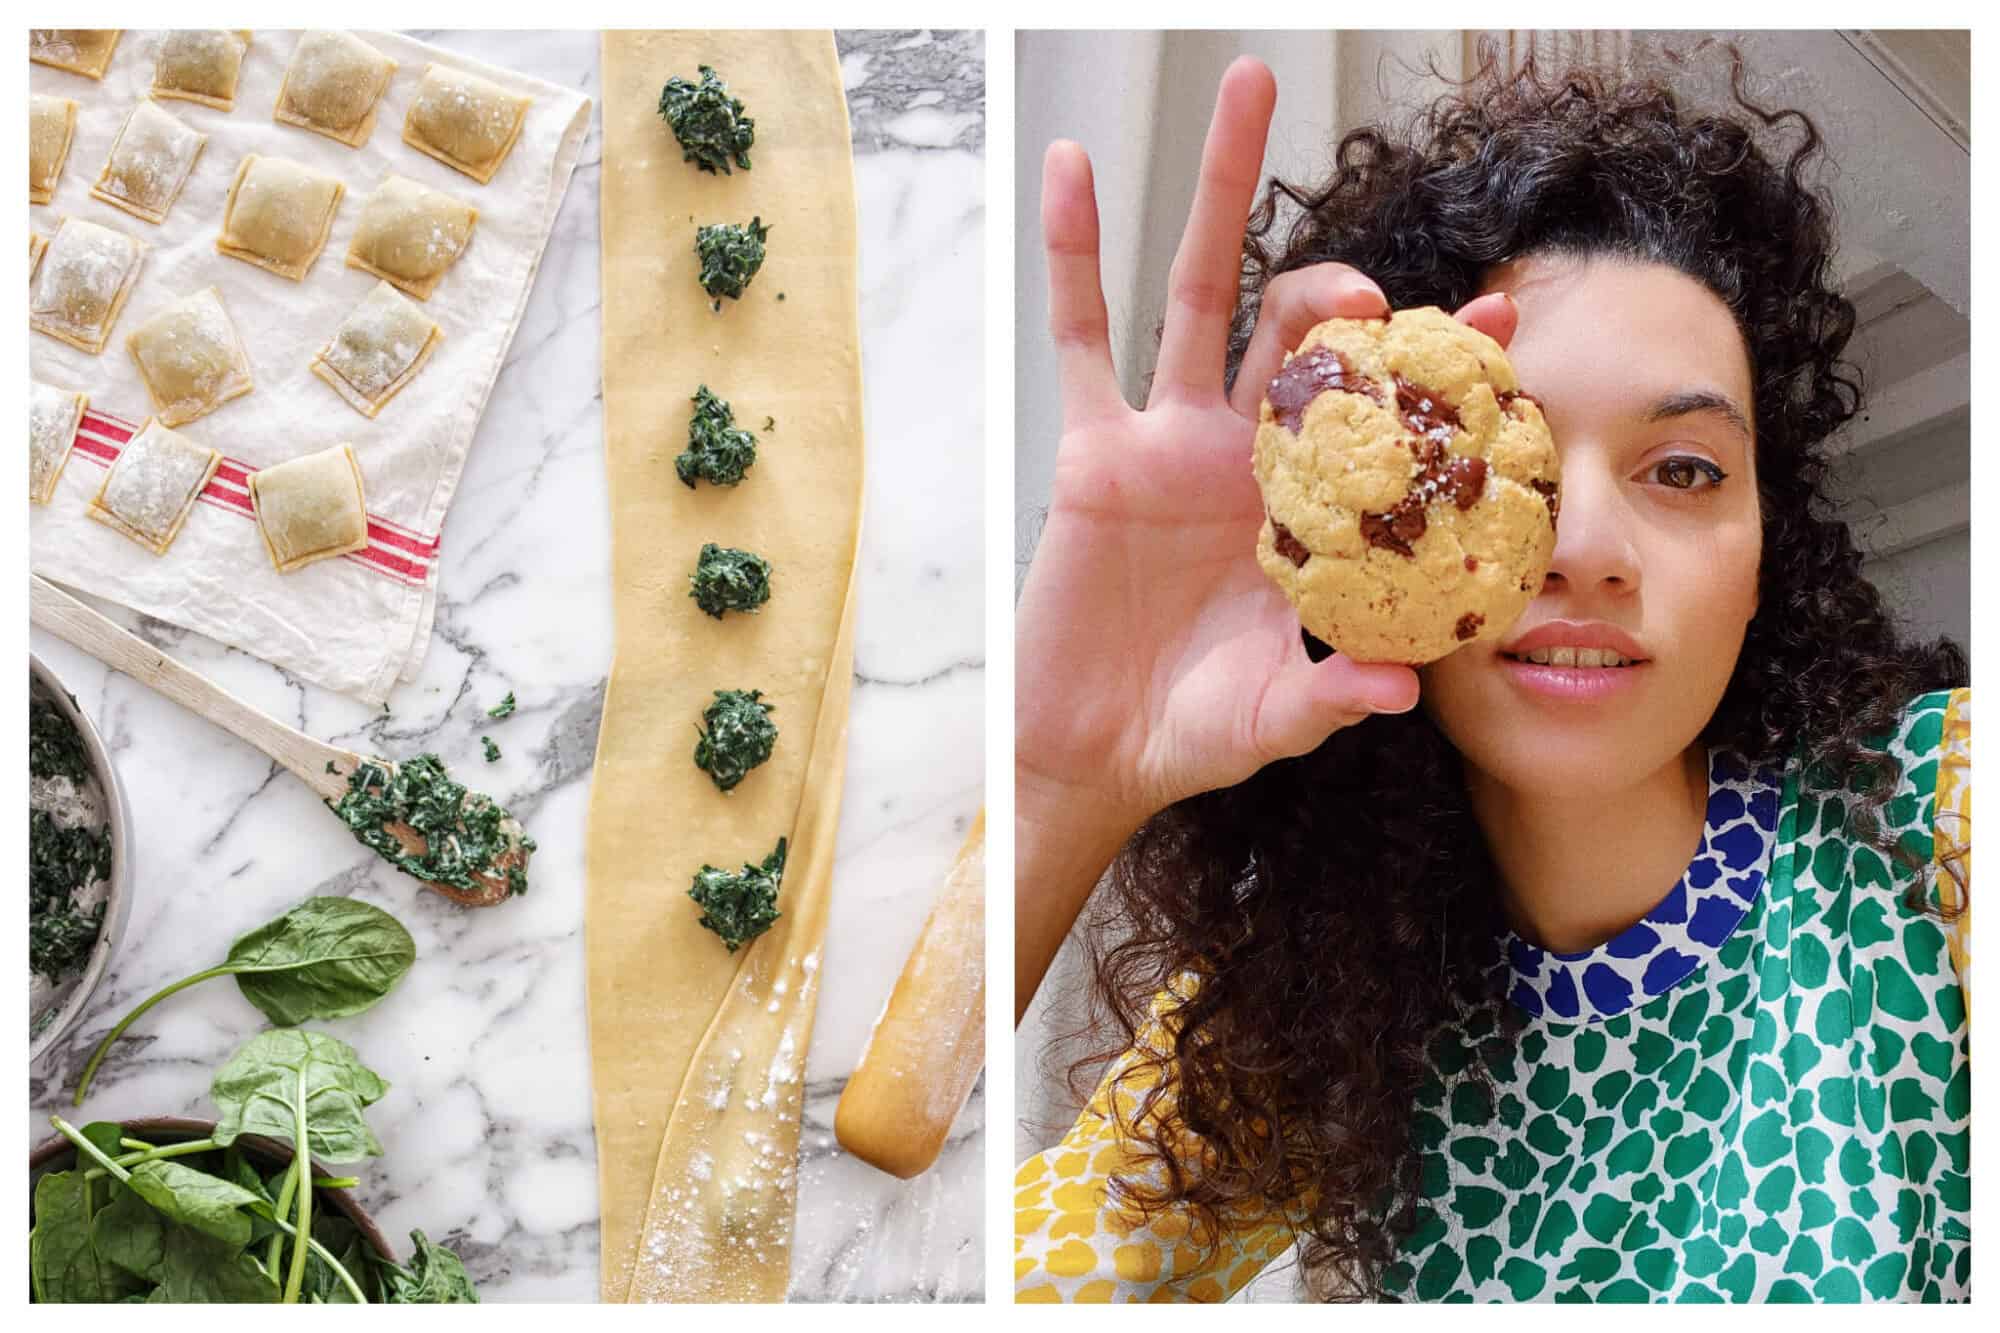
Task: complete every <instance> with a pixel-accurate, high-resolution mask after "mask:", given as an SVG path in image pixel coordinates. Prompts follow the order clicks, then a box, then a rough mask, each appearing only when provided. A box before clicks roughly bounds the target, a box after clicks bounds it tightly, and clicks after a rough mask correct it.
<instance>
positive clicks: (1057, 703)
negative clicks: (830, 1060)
mask: <svg viewBox="0 0 2000 1333" xmlns="http://www.w3.org/2000/svg"><path fill="white" fill-rule="evenodd" d="M1276 96H1277V90H1276V86H1275V84H1274V82H1273V80H1272V77H1271V73H1270V71H1269V70H1268V69H1266V68H1265V67H1264V66H1263V65H1262V64H1260V63H1259V62H1257V61H1255V60H1253V59H1249V58H1247V57H1246V58H1243V59H1240V60H1238V61H1237V62H1236V63H1235V64H1234V65H1232V66H1231V67H1230V69H1229V71H1228V73H1227V74H1225V75H1224V76H1223V80H1222V88H1221V91H1220V92H1219V93H1218V94H1217V97H1216V104H1215V115H1214V119H1213V120H1212V121H1211V122H1210V125H1209V131H1208V138H1207V142H1206V144H1205V146H1204V148H1203V151H1202V161H1201V176H1200V180H1199V182H1198V185H1197V189H1196V193H1195V200H1194V207H1193V210H1192V212H1191V213H1190V215H1189V217H1188V222H1187V228H1186V230H1185V232H1184V233H1183V234H1182V237H1181V245H1180V249H1179V251H1178V252H1177V253H1176V255H1175V257H1174V263H1173V268H1172V272H1171V276H1170V285H1169V292H1168V305H1167V313H1166V323H1165V328H1164V331H1163V333H1162V337H1161V342H1160V354H1159V360H1158V363H1157V366H1156V368H1155V371H1154V376H1153V384H1152V393H1151V397H1150V398H1149V399H1148V401H1147V403H1146V407H1145V409H1144V410H1143V411H1135V410H1133V409H1132V408H1131V407H1130V406H1129V405H1127V404H1126V402H1125V400H1124V398H1123V396H1122V395H1121V394H1120V392H1119V388H1118V383H1117V379H1116V376H1115V373H1114V371H1113V368H1112V363H1111V350H1110V345H1109V342H1108V322H1107V318H1106V314H1105V306H1104V294H1103V289H1102V285H1101V282H1100V279H1099V273H1098V225H1097V204H1096V199H1095V197H1094V194H1093V190H1092V184H1091V174H1090V162H1089V159H1088V158H1087V157H1085V155H1084V153H1083V150H1082V149H1081V148H1080V147H1079V146H1077V145H1076V144H1074V143H1066V142H1062V143H1056V144H1053V145H1051V146H1050V148H1049V151H1048V154H1047V157H1046V158H1045V160H1044V164H1043V173H1042V232H1043V238H1044V244H1045V247H1046V250H1047V255H1048V266H1049V311H1050V317H1049V323H1050V332H1051V334H1052V335H1053V337H1054V339H1055V343H1056V347H1057V350H1058V353H1059V357H1060V365H1061V379H1062V400H1063V436H1062V441H1061V444H1060V447H1059V448H1058V451H1057V455H1056V474H1055V485H1054V492H1053V495H1052V497H1051V500H1050V505H1049V512H1048V521H1047V524H1046V526H1045V527H1044V528H1043V531H1042V535H1041V541H1040V543H1039V545H1038V546H1037V548H1036V552H1035V558H1034V563H1033V565H1032V566H1031V567H1030V568H1029V571H1028V577H1027V580H1026V583H1025V585H1024V586H1023V588H1022V591H1021V599H1020V603H1019V605H1018V607H1017V608H1016V612H1015V750H1014V754H1015V777H1016V794H1015V800H1016V835H1017V842H1016V858H1017V874H1016V897H1017V920H1016V927H1017V939H1018V941H1019V943H1018V945H1017V957H1016V987H1017V1000H1018V1003H1019V1005H1025V1004H1026V1002H1027V999H1028V996H1029V994H1030V993H1032V991H1033V989H1034V986H1035V985H1036V984H1037V983H1038V982H1039V980H1040V977H1041V971H1042V969H1043V968H1045V967H1046V965H1047V962H1048V958H1049V957H1052V956H1053V954H1054V950H1055V945H1056V944H1057V943H1059V942H1060V940H1061V937H1062V935H1063V934H1064V933H1066V932H1067V930H1068V928H1069V925H1070V922H1071V921H1072V920H1073V919H1074V917H1075V914H1076V912H1077V911H1078V910H1080V908H1081V906H1082V902H1083V899H1084V897H1086V896H1087V895H1088V893H1089V890H1090V886H1091V884H1092V883H1094V882H1095V880H1096V877H1097V874H1098V873H1100V872H1101V871H1102V869H1103V866H1104V865H1105V864H1106V863H1108V861H1109V860H1110V857H1111V855H1113V854H1115V852H1116V850H1117V847H1118V845H1119V844H1120V843H1122V841H1123V840H1124V838H1125V837H1126V836H1127V835H1129V834H1130V833H1131V831H1132V830H1133V829H1135V828H1136V827H1137V826H1138V825H1139V824H1140V823H1142V822H1143V821H1144V820H1145V819H1146V818H1147V817H1148V816H1150V815H1151V814H1153V813H1154V812H1155V811H1158V810H1161V809H1163V808H1165V807H1166V806H1168V805H1170V804H1172V803H1173V802H1175V801H1178V800H1180V799H1182V798H1183V797H1187V796H1191V795H1194V794H1195V793H1198V792H1202V791H1207V790H1211V789H1213V788H1218V787H1225V786H1229V785H1231V784H1233V783H1236V782H1240V781H1242V780H1243V779H1244V778H1246V777H1248V776H1250V774H1252V773H1254V772H1255V771H1256V770H1257V769H1259V768H1261V767H1262V766H1264V765H1265V764H1267V763H1270V762H1271V761H1273V760H1276V759H1280V758H1286V757H1289V756H1293V755H1299V754H1304V753H1305V752H1307V751H1309V750H1311V749H1313V748H1314V747H1316V746H1318V745H1319V744H1320V743H1321V742H1322V741H1324V740H1325V739H1326V737H1327V736H1328V735H1330V734H1331V733H1332V732H1334V731H1336V730H1338V729H1339V728H1341V727H1344V726H1349V725H1351V724H1353V723H1355V722H1357V721H1359V720H1361V719H1362V718H1364V717H1366V716H1367V715H1369V714H1370V713H1375V712H1403V711H1406V710H1408V709H1410V708H1412V707H1414V706H1415V705H1416V702H1417V675H1416V672H1414V671H1413V670H1411V669H1410V668H1408V667H1404V666H1394V665H1384V664H1363V663H1358V662H1353V661H1350V660H1348V659H1346V658H1345V657H1342V656H1340V655H1338V654H1335V655H1334V656H1332V657H1330V658H1328V659H1326V660H1325V661H1322V662H1318V663H1315V662H1313V661H1311V660H1310V659H1309V658H1308V657H1307V656H1306V651H1305V646H1304V643H1303V641H1302V639H1301V637H1300V632H1299V621H1298V616H1297V614H1296V613H1295V612H1294V610H1293V609H1292V606H1291V604H1290V603H1289V602H1287V601H1286V600H1285V597H1284V595H1283V594H1282V593H1280V592H1279V591H1278V589H1277V587H1276V585H1274V584H1273V583H1272V582H1271V581H1270V580H1269V579H1268V578H1266V577H1265V575H1264V573H1263V571H1262V569H1260V568H1259V566H1258V564H1257V559H1256V548H1257V534H1258V530H1259V527H1260V526H1261V524H1262V523H1263V519H1264V507H1263V500H1262V498H1261V496H1260V494H1259V492H1258V489H1257V483H1256V480H1255V478H1254V477H1253V476H1252V475H1251V443H1252V439H1253V437H1254V436H1255V433H1256V428H1257V412H1258V406H1259V403H1260V401H1261V400H1262V398H1263V394H1264V390H1265V387H1266V386H1267V385H1268V384H1269V383H1270V380H1271V378H1272V377H1273V376H1274V375H1275V374H1276V373H1277V372H1278V370H1279V368H1280V367H1281V366H1282V364H1283V362H1284V357H1285V353H1286V352H1287V351H1288V350H1289V349H1290V348H1291V347H1293V346H1294V345H1296V344H1297V343H1298V341H1299V340H1300V339H1301V338H1303V337H1304V336H1305V333H1306V331H1307V330H1309V329H1310V328H1312V326H1313V325H1315V324H1318V323H1320V322H1321V321H1323V320H1326V319H1330V318H1333V317H1335V316H1347V317H1370V316H1382V315H1386V314H1387V313H1388V303H1387V302H1386V300H1385V299H1384V297H1383V295H1382V292H1381V289H1380V288H1378V287H1377V286H1376V285H1375V284H1374V283H1373V282H1372V281H1370V280H1369V279H1368V278H1367V277H1366V276H1364V275H1362V274H1361V273H1358V272H1356V271H1355V270H1354V269H1352V268H1349V267H1347V266H1346V265H1343V264H1331V263H1327V264H1317V265H1313V266H1311V267H1308V268H1302V269H1298V270H1295V271H1293V272H1289V273H1286V274H1283V275H1281V276H1280V277H1278V278H1276V279H1275V280H1273V281H1272V282H1271V283H1270V285H1269V286H1268V287H1267V288H1266V290H1265V292H1264V294H1263V303H1262V308H1261V311H1260V313H1259V316H1258V322H1257V326H1256V329H1255V331H1254V333H1253V335H1252V337H1251V340H1250V344H1249V346H1248V348H1247V350H1246V353H1245V356H1244V360H1243V363H1242V366H1241V369H1240V372H1239V374H1238V376H1237V379H1236V383H1235V388H1234V391H1233V392H1225V390H1224V385H1223V366H1224V359H1225V356H1226V354H1227V350H1228V339H1229V328H1230V321H1231V317H1232V315H1233V313H1234V311H1235V308H1236V301H1237V295H1238V290H1237V289H1238V280H1239V273H1240V269H1241V262H1242V253H1243V234H1244V228H1245V225H1246V223H1247V221H1248V217H1249V212H1250V208H1251V204H1252V203H1253V201H1254V196H1255V194H1256V191H1257V185H1258V181H1259V177H1260V175H1261V170H1262V163H1263V155H1264V141H1265V135H1266V133H1267V131H1268V130H1269V128H1270V121H1271V110H1272V106H1273V104H1274V102H1275V100H1276ZM1460 317H1461V318H1465V319H1467V322H1476V323H1477V324H1478V326H1479V327H1481V328H1483V329H1485V330H1486V331H1487V332H1488V333H1490V334H1492V335H1493V336H1494V337H1496V338H1498V339H1500V340H1501V341H1502V342H1503V343H1504V342H1505V340H1506V338H1507V337H1508V336H1510V335H1511V334H1512V332H1513V322H1514V313H1513V308H1512V305H1511V303H1510V302H1508V300H1507V299H1506V298H1505V297H1499V296H1489V297H1483V298H1481V299H1480V300H1479V301H1476V302H1474V303H1473V304H1472V305H1471V306H1468V307H1467V308H1466V309H1465V310H1463V311H1461V312H1460ZM1093 866H1094V868H1092V867H1093ZM1078 880H1081V883H1080V884H1079V883H1077V882H1076V881H1078ZM1038 939H1039V942H1037V940H1038ZM1036 955H1046V956H1041V957H1040V958H1039V961H1037V959H1036Z"/></svg>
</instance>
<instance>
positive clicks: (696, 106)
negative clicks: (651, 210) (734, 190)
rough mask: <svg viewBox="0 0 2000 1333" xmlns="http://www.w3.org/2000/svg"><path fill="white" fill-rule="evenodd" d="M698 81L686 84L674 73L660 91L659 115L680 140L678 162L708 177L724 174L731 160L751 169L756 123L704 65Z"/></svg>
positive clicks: (715, 75) (726, 85)
mask: <svg viewBox="0 0 2000 1333" xmlns="http://www.w3.org/2000/svg"><path fill="white" fill-rule="evenodd" d="M698 72H699V73H700V75H701V82H699V83H689V82H688V81H687V80H686V79H684V78H682V77H681V76H680V75H678V74H676V75H674V77H672V78H671V79H668V80H667V86H666V87H665V88H662V89H661V90H660V115H661V116H662V117H664V118H665V120H666V122H667V124H669V125H671V126H672V127H673V131H674V138H676V139H678V140H680V145H681V161H683V162H692V163H694V164H695V165H696V166H697V167H699V168H701V170H703V171H706V172H707V173H709V174H710V175H711V176H712V175H714V174H715V173H716V172H718V171H720V172H721V173H722V174H723V175H725V176H727V175H729V174H730V172H729V163H730V162H731V160H732V159H733V160H734V161H735V163H736V165H737V166H739V167H741V168H743V169H744V170H745V171H748V170H750V146H751V145H752V144H754V143H756V142H757V122H756V121H755V120H753V119H752V118H750V117H749V116H746V115H744V114H743V103H742V102H741V101H739V100H738V99H736V98H734V97H731V96H730V95H729V85H728V84H726V83H724V82H723V81H722V76H721V75H719V74H717V73H716V72H715V71H714V70H712V69H710V68H709V67H708V66H707V65H702V66H700V67H699V71H698Z"/></svg>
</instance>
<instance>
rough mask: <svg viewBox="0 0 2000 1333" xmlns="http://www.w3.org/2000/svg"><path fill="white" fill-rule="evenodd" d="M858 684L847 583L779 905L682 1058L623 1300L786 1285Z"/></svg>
mask: <svg viewBox="0 0 2000 1333" xmlns="http://www.w3.org/2000/svg"><path fill="white" fill-rule="evenodd" d="M853 684H854V596H853V591H852V589H851V588H850V589H849V592H848V598H847V610H846V612H845V614H844V615H843V616H842V617H841V624H840V641H839V642H838V643H837V644H836V645H835V647H834V652H833V670H832V672H831V674H830V675H829V677H828V679H827V686H826V692H825V694H824V695H822V696H821V699H820V712H819V723H818V725H817V726H815V727H814V728H813V755H812V760H811V763H810V764H809V765H808V766H807V782H806V790H805V795H804V797H803V798H802V799H801V800H800V802H799V817H798V821H797V823H796V824H794V825H793V828H792V846H791V848H790V853H789V857H788V859H787V861H786V863H785V877H784V880H783V882H782V883H781V884H780V886H779V891H778V907H779V910H780V911H781V912H782V913H783V915H781V916H780V917H779V918H778V921H777V924H776V925H774V926H773V927H771V929H770V930H769V931H767V932H765V933H764V934H763V935H761V936H759V937H758V939H757V941H756V942H755V943H754V944H752V945H751V946H750V951H749V953H748V954H747V955H745V957H744V959H743V964H742V966H741V967H739V968H738V969H737V970H736V977H735V980H734V981H733V982H732V983H731V984H730V987H729V994H728V995H727V996H726V997H725V998H724V999H723V1002H722V1008H721V1010H720V1011H719V1012H718V1013H717V1014H716V1016H715V1021H714V1022H713V1023H712V1024H710V1025H709V1029H708V1032H707V1033H706V1034H705V1035H704V1036H703V1037H702V1040H701V1046H700V1047H699V1048H698V1049H697V1050H696V1051H695V1055H694V1059H693V1060H692V1061H691V1062H690V1063H689V1065H688V1074H687V1078H686V1079H685V1080H683V1081H682V1084H681V1094H680V1099H679V1100H678V1101H677V1102H676V1103H675V1105H674V1110H673V1116H672V1118H671V1119H669V1120H668V1122H667V1134H666V1139H665V1140H664V1141H663V1142H662V1143H661V1144H660V1159H659V1162H658V1164H657V1166H656V1167H655V1168H654V1171H653V1195H652V1199H651V1201H650V1202H649V1204H648V1206H647V1209H646V1222H645V1226H644V1227H643V1228H642V1229H641V1230H640V1233H639V1254H638V1262H637V1263H635V1264H634V1265H633V1267H632V1286H631V1289H630V1290H629V1292H628V1293H627V1294H626V1299H627V1300H628V1301H632V1302H635V1303H637V1302H646V1303H654V1302H662V1301H674V1302H682V1303H686V1302H714V1301H764V1302H772V1301H782V1300H784V1299H785V1289H786V1287H787V1286H788V1285H790V1280H791V1256H792V1220H793V1217H794V1215H795V1214H796V1212H797V1208H798V1193H799V1189H798V1187H799V1115H800V1113H801V1112H802V1111H803V1110H804V1109H805V1073H806V1048H807V1047H809V1046H811V1045H812V1029H813V1016H814V1014H815V1013H816V1012H817V1010H818V1007H819V959H820V946H821V945H822V944H823V943H824V941H825V939H826V917H827V905H828V901H829V899H830V898H831V896H832V895H831V893H830V892H829V890H830V889H831V888H832V882H833V853H834V835H835V834H836V833H838V832H839V829H840V792H841V786H842V783H843V780H844V779H845V777H846V770H847V765H846V755H847V704H848V696H849V694H850V693H851V690H852V687H853Z"/></svg>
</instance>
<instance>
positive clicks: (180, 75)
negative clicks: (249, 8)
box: [153, 28, 250, 111]
mask: <svg viewBox="0 0 2000 1333" xmlns="http://www.w3.org/2000/svg"><path fill="white" fill-rule="evenodd" d="M249 50H250V30H249V29H248V28H181V29H179V30H177V31H174V32H170V33H168V34H167V35H166V36H165V37H163V38H162V39H161V40H160V51H159V54H158V55H157V56H156V57H154V60H153V96H155V97H171V98H175V99H177V100H179V101H183V102H198V103H200V104H201V105H202V106H212V107H214V108H215V109H216V110H217V111H234V110H235V109H236V80H237V76H238V75H240V74H241V73H242V71H243V57H244V56H245V55H246V54H248V52H249Z"/></svg>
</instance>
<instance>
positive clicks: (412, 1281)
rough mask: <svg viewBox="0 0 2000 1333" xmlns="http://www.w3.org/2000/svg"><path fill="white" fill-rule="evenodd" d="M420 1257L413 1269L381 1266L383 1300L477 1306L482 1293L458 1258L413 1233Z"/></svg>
mask: <svg viewBox="0 0 2000 1333" xmlns="http://www.w3.org/2000/svg"><path fill="white" fill-rule="evenodd" d="M410 1243H411V1244H412V1245H414V1246H415V1247H416V1254H415V1255H414V1256H413V1257H412V1258H411V1260H410V1263H409V1266H408V1267H407V1268H405V1267H404V1266H402V1265H401V1264H390V1263H384V1264H382V1265H381V1275H382V1299H383V1301H384V1302H385V1303H386V1304H389V1305H477V1304H479V1293H478V1291H477V1290H475V1289H474V1288H473V1285H472V1279H471V1278H470V1277H469V1276H467V1274H466V1271H465V1264H464V1262H463V1261H461V1260H460V1259H459V1257H458V1255H456V1254H454V1253H453V1252H452V1251H450V1250H448V1249H446V1248H445V1247H444V1246H442V1245H433V1244H431V1242H430V1239H429V1238H428V1237H427V1236H425V1235H424V1233H423V1232H421V1231H412V1232H411V1233H410Z"/></svg>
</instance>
